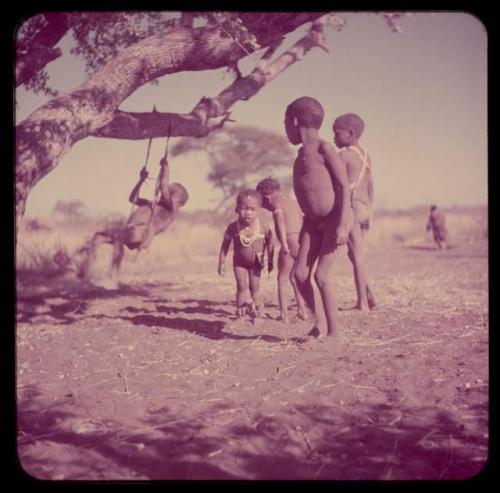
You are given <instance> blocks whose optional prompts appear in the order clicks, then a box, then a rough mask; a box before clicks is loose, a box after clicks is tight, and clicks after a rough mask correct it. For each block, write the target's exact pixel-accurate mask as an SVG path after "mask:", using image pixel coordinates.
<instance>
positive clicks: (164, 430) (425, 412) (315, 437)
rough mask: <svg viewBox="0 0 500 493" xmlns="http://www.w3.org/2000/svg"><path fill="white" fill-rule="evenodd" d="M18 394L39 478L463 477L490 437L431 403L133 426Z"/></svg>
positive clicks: (163, 412) (31, 464) (202, 416)
mask: <svg viewBox="0 0 500 493" xmlns="http://www.w3.org/2000/svg"><path fill="white" fill-rule="evenodd" d="M24 395H25V398H24V399H22V400H20V401H19V402H18V405H17V412H18V430H17V431H18V436H19V441H18V457H19V459H20V463H21V464H22V466H23V468H24V470H25V471H26V472H27V473H28V474H30V475H32V476H34V477H36V478H39V479H53V478H54V476H55V475H57V474H60V473H61V472H62V473H63V474H64V479H79V480H85V479H131V480H133V479H136V478H142V479H177V480H186V479H260V480H263V479H284V480H298V479H303V480H313V479H323V480H342V479H344V480H353V479H357V480H380V479H387V480H389V479H406V480H416V479H424V480H429V479H430V480H438V479H465V478H470V477H473V476H474V475H476V474H478V473H479V472H480V471H481V469H482V467H483V466H484V464H485V461H486V453H487V452H486V450H487V449H486V445H487V443H486V439H484V438H483V437H482V436H481V435H480V434H479V433H476V434H472V433H470V432H469V433H468V432H466V431H465V430H464V427H463V425H462V423H461V422H460V421H458V420H457V419H455V418H454V417H453V415H451V414H450V413H448V412H446V411H444V410H439V409H436V408H434V407H429V408H410V407H404V406H400V407H398V408H395V407H392V406H388V405H385V404H376V405H369V404H360V405H359V406H357V407H356V409H355V410H349V408H345V407H344V408H339V407H338V406H335V405H329V406H326V405H297V406H295V407H293V409H291V408H290V407H285V408H280V411H281V412H280V413H279V414H273V415H271V416H269V415H263V414H261V413H259V412H258V411H255V410H251V409H249V410H248V411H247V413H246V415H245V416H246V417H245V418H243V417H240V419H237V416H238V415H235V418H234V419H233V420H232V421H230V422H227V419H226V421H225V422H224V423H223V424H220V422H218V421H217V419H216V418H217V416H219V415H221V413H224V412H225V411H227V410H231V409H235V407H234V406H233V405H232V404H231V403H230V402H225V403H224V404H218V405H212V406H211V407H208V408H203V410H202V411H199V412H196V411H194V412H191V413H190V414H189V415H179V414H176V413H174V412H172V411H170V410H169V408H168V407H167V406H165V407H162V408H161V409H159V410H156V411H154V412H149V413H148V414H146V415H145V417H144V418H143V419H142V420H140V421H139V420H138V421H136V423H135V424H131V423H130V422H128V421H127V423H123V422H120V421H119V415H118V416H117V417H115V418H114V419H103V420H102V421H99V417H98V416H94V417H93V420H90V419H89V417H88V416H83V417H82V416H81V408H79V407H78V402H77V401H76V402H70V401H68V400H64V399H63V400H59V401H56V402H50V403H48V402H43V400H42V399H41V397H40V395H39V393H38V391H37V388H36V386H33V387H32V388H31V389H25V394H24ZM237 408H238V406H236V409H237ZM479 411H481V412H482V413H486V412H487V411H486V410H485V409H480V410H479ZM78 413H80V414H78ZM226 416H227V414H226ZM78 422H79V423H85V422H87V423H88V422H91V423H92V422H93V423H94V424H95V423H97V424H98V425H99V426H98V427H94V429H92V428H91V429H90V430H89V429H87V431H82V428H81V427H80V428H78V426H75V423H78ZM46 452H49V453H46ZM490 472H491V471H490Z"/></svg>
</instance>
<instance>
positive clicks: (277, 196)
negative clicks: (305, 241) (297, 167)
mask: <svg viewBox="0 0 500 493" xmlns="http://www.w3.org/2000/svg"><path fill="white" fill-rule="evenodd" d="M257 191H258V192H260V194H261V195H262V207H264V208H265V209H267V210H268V211H270V212H271V213H272V214H273V220H274V229H275V231H276V236H277V237H278V241H279V242H280V245H281V248H280V251H279V254H278V300H279V304H280V317H279V320H282V321H283V322H287V323H288V321H289V320H288V306H287V305H288V303H287V287H288V282H290V283H291V284H292V287H293V292H294V294H295V299H296V301H297V318H299V319H301V320H306V312H305V307H304V299H303V298H302V295H301V294H300V292H299V290H298V288H297V283H296V281H295V269H294V264H295V260H296V259H297V255H298V253H299V234H300V230H301V228H302V222H303V215H302V211H301V210H300V207H299V204H298V203H297V201H295V200H293V199H291V198H290V197H287V196H286V195H283V194H282V193H281V187H280V184H279V183H278V181H276V180H275V179H273V178H265V179H264V180H262V181H260V182H259V183H258V185H257Z"/></svg>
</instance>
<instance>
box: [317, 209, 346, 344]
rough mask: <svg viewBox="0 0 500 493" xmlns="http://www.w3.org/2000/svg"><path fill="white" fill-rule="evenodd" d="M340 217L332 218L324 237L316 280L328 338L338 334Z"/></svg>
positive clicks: (329, 220)
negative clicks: (337, 240)
mask: <svg viewBox="0 0 500 493" xmlns="http://www.w3.org/2000/svg"><path fill="white" fill-rule="evenodd" d="M338 219H339V218H338V217H336V216H331V217H330V218H329V219H328V222H327V224H326V228H325V230H324V232H323V235H322V241H321V247H320V251H319V260H318V267H317V269H316V273H315V275H314V279H315V281H316V284H317V285H318V288H319V291H320V293H321V301H322V304H323V310H324V313H325V317H326V324H327V333H326V335H327V336H336V335H337V332H338V321H337V317H338V307H337V295H336V290H335V281H334V276H333V274H334V267H335V264H337V263H338V259H339V257H340V254H341V249H340V248H339V247H338V246H337V245H336V229H337V225H338Z"/></svg>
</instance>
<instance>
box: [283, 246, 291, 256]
mask: <svg viewBox="0 0 500 493" xmlns="http://www.w3.org/2000/svg"><path fill="white" fill-rule="evenodd" d="M281 251H282V252H283V255H288V254H289V253H290V248H289V247H288V245H287V244H284V245H281Z"/></svg>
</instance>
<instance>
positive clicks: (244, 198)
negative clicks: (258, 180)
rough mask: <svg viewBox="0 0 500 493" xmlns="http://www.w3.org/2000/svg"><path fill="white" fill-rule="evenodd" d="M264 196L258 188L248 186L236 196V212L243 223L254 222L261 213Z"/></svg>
mask: <svg viewBox="0 0 500 493" xmlns="http://www.w3.org/2000/svg"><path fill="white" fill-rule="evenodd" d="M261 204H262V196H261V195H260V193H259V192H257V190H252V189H251V188H247V189H244V190H242V191H241V192H240V193H239V194H238V196H237V197H236V209H235V210H236V212H237V214H238V217H239V219H240V221H241V222H242V223H243V224H246V225H250V224H253V222H254V221H255V219H256V218H257V216H258V215H259V210H260V206H261Z"/></svg>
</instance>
